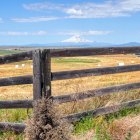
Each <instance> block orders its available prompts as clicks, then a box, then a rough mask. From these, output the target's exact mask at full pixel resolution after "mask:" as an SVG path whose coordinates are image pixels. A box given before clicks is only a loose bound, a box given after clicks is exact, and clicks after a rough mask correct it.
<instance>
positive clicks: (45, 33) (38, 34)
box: [0, 31, 48, 36]
mask: <svg viewBox="0 0 140 140" xmlns="http://www.w3.org/2000/svg"><path fill="white" fill-rule="evenodd" d="M47 34H48V33H47V32H46V31H37V32H16V31H7V32H0V35H1V36H44V35H47Z"/></svg>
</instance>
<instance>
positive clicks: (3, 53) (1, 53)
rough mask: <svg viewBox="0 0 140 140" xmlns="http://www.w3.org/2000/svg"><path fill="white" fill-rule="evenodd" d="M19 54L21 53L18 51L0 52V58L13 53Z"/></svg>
mask: <svg viewBox="0 0 140 140" xmlns="http://www.w3.org/2000/svg"><path fill="white" fill-rule="evenodd" d="M19 52H21V51H19V50H4V49H3V50H2V49H1V50H0V56H2V55H10V54H14V53H19Z"/></svg>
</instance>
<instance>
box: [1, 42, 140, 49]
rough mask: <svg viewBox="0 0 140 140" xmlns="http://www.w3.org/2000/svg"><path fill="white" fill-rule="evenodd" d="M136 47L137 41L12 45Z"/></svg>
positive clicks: (3, 46)
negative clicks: (122, 42) (123, 42)
mask: <svg viewBox="0 0 140 140" xmlns="http://www.w3.org/2000/svg"><path fill="white" fill-rule="evenodd" d="M131 46H133V47H136V46H140V43H139V42H129V43H125V44H111V43H104V42H87V43H68V42H58V43H47V44H28V45H21V46H17V45H12V47H14V48H16V47H17V48H20V47H21V48H22V47H25V48H26V47H28V48H33V47H36V48H44V47H49V48H61V47H62V48H64V47H65V48H66V47H68V48H71V47H131ZM9 47H10V46H8V45H1V46H0V48H9Z"/></svg>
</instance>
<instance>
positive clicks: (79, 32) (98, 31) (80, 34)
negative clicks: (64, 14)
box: [58, 30, 112, 36]
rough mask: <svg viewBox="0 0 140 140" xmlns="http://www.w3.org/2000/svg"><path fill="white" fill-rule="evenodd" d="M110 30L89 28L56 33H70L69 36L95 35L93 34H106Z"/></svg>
mask: <svg viewBox="0 0 140 140" xmlns="http://www.w3.org/2000/svg"><path fill="white" fill-rule="evenodd" d="M111 32H112V31H102V30H89V31H74V32H59V33H58V35H70V36H76V35H79V36H95V35H108V34H110V33H111Z"/></svg>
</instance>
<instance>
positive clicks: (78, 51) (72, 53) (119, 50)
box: [0, 47, 140, 64]
mask: <svg viewBox="0 0 140 140" xmlns="http://www.w3.org/2000/svg"><path fill="white" fill-rule="evenodd" d="M139 52H140V47H109V48H74V49H72V48H71V49H59V50H58V49H51V57H76V56H91V55H108V54H132V53H139ZM32 54H33V51H28V52H21V53H17V54H11V55H6V56H0V64H7V63H12V62H18V61H23V60H31V59H32Z"/></svg>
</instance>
